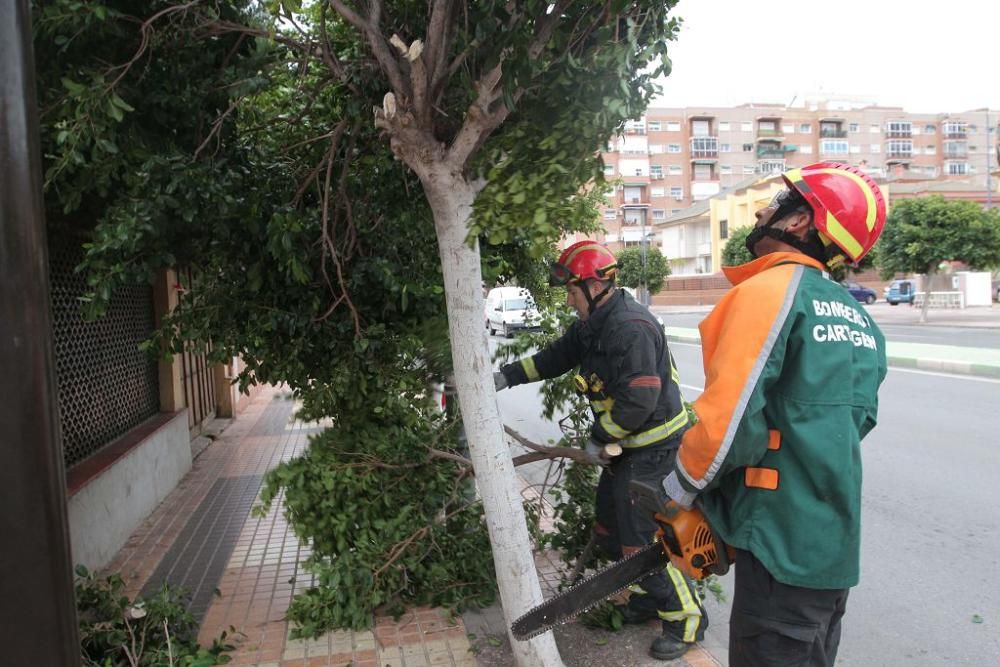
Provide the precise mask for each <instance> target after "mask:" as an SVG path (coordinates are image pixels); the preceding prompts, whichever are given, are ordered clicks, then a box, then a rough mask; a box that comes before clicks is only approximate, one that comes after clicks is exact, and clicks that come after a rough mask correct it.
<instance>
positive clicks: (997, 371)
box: [667, 334, 1000, 379]
mask: <svg viewBox="0 0 1000 667" xmlns="http://www.w3.org/2000/svg"><path fill="white" fill-rule="evenodd" d="M667 340H668V341H672V342H678V343H694V344H700V343H701V337H700V336H690V335H684V334H667ZM887 362H888V364H889V366H891V367H896V368H913V369H917V370H922V371H935V372H938V373H951V374H954V375H972V376H975V377H987V378H994V379H1000V366H998V365H995V364H977V363H972V362H968V361H950V360H947V359H919V358H916V357H899V356H890V357H887Z"/></svg>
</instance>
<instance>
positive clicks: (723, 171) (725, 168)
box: [719, 164, 733, 176]
mask: <svg viewBox="0 0 1000 667" xmlns="http://www.w3.org/2000/svg"><path fill="white" fill-rule="evenodd" d="M719 173H720V174H722V175H723V176H725V175H727V174H731V173H733V166H732V165H730V164H724V165H722V166H721V167H719Z"/></svg>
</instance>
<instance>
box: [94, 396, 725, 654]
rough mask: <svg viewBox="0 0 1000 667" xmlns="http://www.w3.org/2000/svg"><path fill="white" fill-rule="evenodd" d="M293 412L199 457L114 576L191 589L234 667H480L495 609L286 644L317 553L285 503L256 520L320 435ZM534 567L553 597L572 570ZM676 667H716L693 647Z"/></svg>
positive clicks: (252, 418)
mask: <svg viewBox="0 0 1000 667" xmlns="http://www.w3.org/2000/svg"><path fill="white" fill-rule="evenodd" d="M293 408H294V403H293V402H292V401H291V399H290V398H289V396H288V395H287V394H286V393H284V392H283V391H282V390H280V389H276V388H265V389H264V390H263V391H261V392H260V393H259V394H258V395H257V396H256V397H255V398H254V400H253V401H252V402H251V403H250V405H249V406H248V407H247V409H246V410H245V411H244V412H243V413H241V414H240V415H239V417H238V418H237V419H235V420H233V421H232V422H231V423H230V424H229V425H228V426H227V427H226V428H225V430H223V431H222V432H221V433H220V435H219V436H218V437H217V438H216V440H215V442H213V443H212V444H211V446H209V447H207V448H205V449H204V450H202V453H201V454H200V455H199V456H198V457H197V458H196V459H195V461H194V466H193V468H192V470H191V472H189V473H188V475H187V476H185V478H184V479H183V480H182V481H181V483H180V484H179V485H178V487H177V488H176V489H175V490H174V491H173V492H172V493H171V494H170V496H168V498H167V499H166V500H165V501H164V502H163V503H162V504H161V505H160V506H159V507H158V508H157V509H156V510H155V511H154V512H153V514H151V515H150V516H149V517H148V518H147V519H146V521H145V522H144V523H143V524H142V525H141V526H140V527H139V528H138V529H137V530H136V532H135V533H133V535H132V536H131V537H130V538H129V540H128V542H127V543H126V544H125V546H124V547H123V548H122V549H121V551H120V552H119V553H118V554H117V555H116V556H115V558H114V559H113V561H112V562H111V563H110V564H109V565H108V567H107V568H106V571H108V572H119V573H120V574H121V576H122V578H123V579H124V580H125V583H126V592H127V594H128V595H129V596H135V595H137V594H140V593H141V592H149V591H151V590H155V589H156V588H157V587H159V585H160V584H161V583H162V582H165V581H166V582H169V583H171V584H175V585H176V584H181V585H183V586H185V587H186V588H187V589H188V590H189V591H190V592H191V594H192V604H191V607H190V610H191V612H192V613H193V614H194V615H195V617H196V618H198V619H199V621H201V635H200V639H201V641H202V643H203V644H210V643H211V641H212V639H213V638H216V637H218V636H219V635H220V633H221V632H223V631H224V630H228V629H229V628H230V627H232V628H235V630H236V631H237V633H236V639H235V641H234V642H233V643H235V644H236V650H235V651H234V652H232V653H231V654H230V655H231V657H232V661H231V662H230V663H229V664H230V665H234V666H236V667H251V666H255V667H291V666H293V665H294V666H295V667H313V666H320V665H322V666H324V667H432V666H433V667H437V666H441V667H475V665H476V664H477V663H476V655H475V652H474V650H473V649H474V647H473V645H472V644H471V643H470V637H471V638H473V639H475V637H477V636H480V635H481V634H500V635H502V634H503V631H504V628H503V619H502V614H500V613H499V609H498V608H493V609H487V610H483V611H482V612H477V613H474V614H472V615H467V616H466V617H465V618H466V619H469V620H470V621H474V622H475V624H476V627H475V628H472V627H470V628H469V629H468V630H467V628H466V622H464V621H463V619H462V618H455V617H453V616H451V615H450V614H449V613H448V612H447V611H445V610H442V609H434V608H418V609H412V610H410V611H409V612H408V613H406V614H404V615H403V616H402V617H400V618H399V619H398V620H394V619H392V618H391V617H387V616H376V617H375V618H374V619H373V623H372V629H371V630H367V631H345V630H340V631H334V632H330V633H327V634H325V635H323V636H321V637H319V638H317V639H309V640H302V639H291V638H290V633H291V624H290V623H287V622H286V621H285V612H286V610H287V609H288V606H289V604H290V602H291V600H292V597H293V596H294V595H295V594H296V592H297V591H299V590H304V589H305V588H308V587H309V586H310V585H311V584H312V580H311V577H310V575H309V574H307V573H305V572H303V571H301V570H300V566H299V563H300V562H301V561H302V560H304V559H305V558H306V557H307V556H308V555H309V547H308V545H306V544H300V543H299V540H298V539H297V538H296V536H295V534H294V532H293V531H292V529H291V527H290V526H289V525H288V523H287V522H286V520H285V518H284V516H283V515H282V511H281V508H282V505H283V502H282V499H281V498H280V497H279V498H277V499H276V500H275V502H274V503H273V504H272V507H271V509H270V510H269V511H268V512H267V514H266V515H265V516H262V517H256V516H253V514H252V513H251V511H250V509H251V506H252V505H253V504H255V503H256V500H257V497H258V493H259V490H260V486H261V480H262V479H263V476H264V474H265V473H266V472H267V471H268V470H269V469H271V468H272V467H274V466H276V465H277V464H278V463H279V462H281V461H286V460H289V459H291V458H293V457H295V456H297V455H298V454H299V453H301V452H302V451H303V450H304V449H305V447H306V445H307V443H308V437H309V435H310V434H313V433H316V432H317V430H318V428H317V426H324V424H320V425H317V424H304V423H302V422H297V421H295V419H294V417H293ZM524 491H525V495H526V496H530V495H531V494H532V493H533V490H532V489H531V488H525V490H524ZM536 563H537V564H538V568H539V576H540V579H541V583H542V586H543V590H544V591H545V594H546V595H550V594H551V593H552V592H554V590H555V587H556V586H557V585H558V582H559V572H560V569H561V568H562V567H564V565H563V564H561V563H560V562H559V561H558V560H557V559H555V558H554V557H553V555H552V554H539V555H538V556H537V557H536ZM470 630H474V631H475V632H473V633H472V634H471V635H470V634H469V632H470ZM229 639H230V638H227V640H229ZM661 664H662V663H661ZM675 664H680V665H684V664H688V665H692V666H698V667H700V666H702V665H719V664H720V663H719V662H717V661H716V660H714V659H713V658H712V657H711V655H710V654H708V652H707V651H705V650H704V649H703V648H701V647H697V648H695V649H694V650H692V651H691V652H689V654H688V656H686V657H685V659H684V660H681V661H677V662H676V663H675Z"/></svg>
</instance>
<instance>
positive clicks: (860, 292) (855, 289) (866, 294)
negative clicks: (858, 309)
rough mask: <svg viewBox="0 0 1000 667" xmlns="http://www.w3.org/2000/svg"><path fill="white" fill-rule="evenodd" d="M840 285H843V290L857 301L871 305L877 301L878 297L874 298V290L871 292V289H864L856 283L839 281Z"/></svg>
mask: <svg viewBox="0 0 1000 667" xmlns="http://www.w3.org/2000/svg"><path fill="white" fill-rule="evenodd" d="M840 284H841V285H843V286H844V289H846V290H847V291H848V292H850V293H851V296H853V297H854V298H855V299H857V300H858V301H861V302H863V303H867V304H869V305H871V304H873V303H875V302H876V301H877V300H878V296H876V294H875V290H873V289H872V288H871V287H865V286H864V285H860V284H858V283H850V282H847V281H841V283H840Z"/></svg>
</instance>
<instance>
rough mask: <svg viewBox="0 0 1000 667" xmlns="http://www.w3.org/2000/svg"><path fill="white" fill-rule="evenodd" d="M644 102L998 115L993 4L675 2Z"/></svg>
mask: <svg viewBox="0 0 1000 667" xmlns="http://www.w3.org/2000/svg"><path fill="white" fill-rule="evenodd" d="M673 12H674V14H675V15H676V16H680V17H682V18H683V19H684V22H683V24H682V26H681V29H680V33H679V35H678V39H677V41H676V42H672V43H671V45H670V58H671V61H672V63H673V72H672V73H671V75H670V76H669V77H667V78H666V79H664V80H662V81H661V84H662V86H663V96H661V97H659V98H657V99H656V100H654V102H653V104H652V106H660V107H686V106H736V105H738V104H743V103H744V102H771V103H777V104H786V105H788V104H790V103H792V102H793V100H794V101H795V104H796V105H797V104H800V103H801V101H802V99H803V98H804V97H805V96H806V95H812V96H815V95H816V94H820V95H829V96H831V97H834V96H836V95H838V94H839V95H851V96H859V97H862V98H866V99H870V100H871V101H872V102H874V103H877V104H879V105H881V106H897V107H903V109H904V110H906V111H908V112H914V113H940V112H960V111H969V110H972V109H980V108H983V107H985V106H989V107H990V108H991V109H994V110H1000V2H997V0H936V1H934V2H930V1H928V0H909V1H907V0H827V1H825V2H819V1H817V0H798V1H795V0H763V1H761V0H680V1H679V2H678V3H677V6H676V7H675V8H674V10H673Z"/></svg>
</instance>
